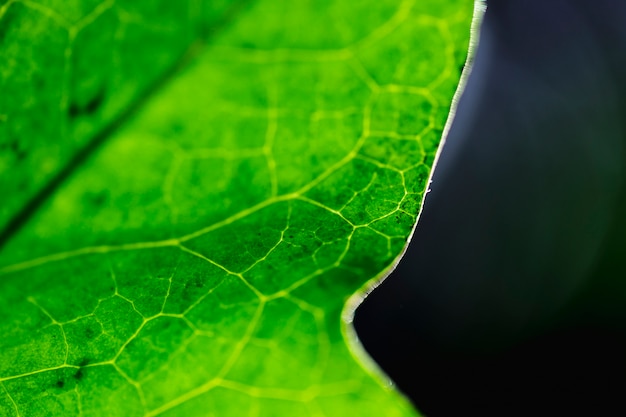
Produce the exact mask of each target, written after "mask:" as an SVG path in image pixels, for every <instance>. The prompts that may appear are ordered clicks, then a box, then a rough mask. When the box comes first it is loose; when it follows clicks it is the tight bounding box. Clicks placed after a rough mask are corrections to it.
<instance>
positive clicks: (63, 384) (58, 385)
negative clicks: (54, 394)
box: [54, 379, 65, 388]
mask: <svg viewBox="0 0 626 417" xmlns="http://www.w3.org/2000/svg"><path fill="white" fill-rule="evenodd" d="M54 385H56V387H57V388H63V387H64V386H65V381H63V380H62V379H59V380H58V381H57V382H56V383H55V384H54Z"/></svg>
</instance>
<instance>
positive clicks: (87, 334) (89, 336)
mask: <svg viewBox="0 0 626 417" xmlns="http://www.w3.org/2000/svg"><path fill="white" fill-rule="evenodd" d="M93 336H94V331H93V329H92V328H90V327H87V328H86V329H85V337H86V338H87V339H92V338H93Z"/></svg>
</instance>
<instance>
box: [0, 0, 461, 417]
mask: <svg viewBox="0 0 626 417" xmlns="http://www.w3.org/2000/svg"><path fill="white" fill-rule="evenodd" d="M46 3H53V2H46ZM133 4H134V3H133ZM173 4H174V3H172V2H163V4H162V5H161V6H160V7H157V6H154V10H152V8H151V7H147V6H146V7H145V8H143V9H142V8H141V7H139V6H136V10H135V11H134V12H133V13H135V14H134V15H133V16H135V17H137V18H140V17H141V18H142V19H143V21H146V22H150V21H152V20H151V19H152V17H153V15H154V16H157V15H158V16H161V14H162V15H164V16H165V17H163V19H165V20H167V21H169V20H168V19H174V18H173V17H172V16H174V14H173V12H171V11H168V10H167V9H166V7H167V5H170V6H171V5H173ZM176 4H177V3H176ZM42 7H43V6H42V5H41V4H39V5H37V7H35V3H31V2H30V1H15V2H9V3H5V5H4V6H3V13H4V14H3V15H2V20H0V25H1V26H0V28H1V29H0V34H1V33H9V32H11V31H14V32H16V31H18V30H17V29H13V28H14V24H13V23H12V22H11V21H10V20H7V19H8V17H7V16H10V12H11V10H12V9H13V8H25V11H24V13H23V14H19V13H15V14H16V15H18V16H19V21H20V22H24V21H27V20H28V19H30V20H28V21H29V22H32V23H31V24H32V27H33V28H35V27H36V28H38V29H37V30H40V31H41V33H45V34H46V36H52V32H54V31H53V30H52V29H50V28H49V27H48V26H45V25H46V24H47V23H45V22H47V21H48V20H46V19H48V17H49V16H46V15H45V13H43V14H42V13H41V10H40V9H41V8H42ZM55 7H56V8H55ZM96 7H103V6H102V5H99V6H96ZM124 7H125V6H124V5H123V4H122V2H115V3H111V4H110V8H108V9H107V10H111V11H112V12H111V13H113V14H117V15H119V13H120V10H125V9H124ZM126 7H135V6H132V5H131V4H130V3H129V5H126ZM171 7H175V6H171ZM62 8H63V6H61V5H54V4H50V5H47V4H46V10H57V9H59V10H58V11H57V12H55V13H58V14H62V11H61V9H62ZM118 8H119V10H118ZM226 8H227V7H226V6H223V7H222V6H220V7H217V8H216V9H215V10H213V11H211V13H205V14H201V16H203V17H202V19H206V20H202V19H200V18H198V19H200V21H201V22H205V24H208V23H206V22H212V21H215V20H216V19H217V17H216V16H220V14H221V13H223V10H225V9H226ZM26 9H28V10H26ZM42 10H43V9H42ZM472 11H473V4H472V2H470V1H451V2H446V3H440V2H435V1H432V2H431V1H411V0H406V1H402V2H395V1H380V0H378V1H364V2H358V4H351V3H350V4H349V3H348V2H340V1H323V2H316V3H312V2H311V3H309V2H277V1H272V0H259V1H256V2H251V3H250V4H249V5H247V6H246V7H245V8H243V9H242V10H241V11H240V12H239V13H238V14H237V16H236V17H235V18H233V19H232V21H231V22H230V23H229V24H228V25H226V26H224V27H223V28H222V29H221V30H220V31H219V32H217V33H216V34H215V35H214V36H212V37H210V38H209V40H208V41H207V42H206V44H205V45H204V47H203V48H201V49H199V48H196V49H194V51H195V56H194V57H193V59H190V60H189V62H188V63H187V65H186V66H185V67H184V68H183V69H181V70H180V71H179V72H178V73H176V76H175V77H170V78H169V79H168V82H166V83H162V85H161V87H160V88H159V89H158V90H157V91H155V92H153V94H151V96H150V98H149V99H147V100H145V102H143V103H142V105H141V106H140V108H139V109H138V110H137V111H135V112H133V114H132V116H131V117H129V118H128V120H125V121H124V123H120V126H118V128H117V129H114V130H110V131H108V130H106V129H105V130H104V132H105V134H106V135H107V136H106V138H105V139H106V140H105V141H103V144H102V146H100V147H99V148H97V149H95V151H94V152H93V153H92V154H91V155H89V157H88V158H86V159H85V160H84V161H82V163H81V164H79V165H77V166H76V167H73V169H72V171H71V175H69V176H68V177H67V178H66V180H65V181H63V182H62V183H60V184H59V185H58V187H56V188H55V189H54V190H53V192H51V193H50V195H49V196H48V199H47V200H46V201H45V202H44V203H43V204H42V205H41V207H40V208H39V209H38V210H37V211H36V212H35V213H34V214H33V215H32V216H31V218H30V219H29V220H28V222H26V223H25V224H24V226H23V227H22V228H21V229H20V230H19V231H18V233H16V234H14V235H13V236H12V237H11V239H10V240H9V241H8V242H7V243H6V244H5V245H4V247H3V248H2V252H1V253H0V274H1V278H0V294H1V295H0V317H2V320H1V321H0V332H1V333H2V335H3V338H2V339H1V340H0V411H1V413H0V415H6V416H18V415H19V416H38V415H107V416H117V415H119V416H135V415H137V416H155V415H172V416H174V415H185V416H195V415H198V416H200V415H219V416H230V415H232V416H241V415H250V416H283V415H286V416H287V415H288V416H300V415H302V416H309V415H310V416H345V415H359V416H380V415H385V416H408V415H415V411H414V410H413V409H412V407H411V406H410V405H408V403H407V402H406V400H405V399H403V398H402V397H401V396H400V395H399V394H397V393H396V392H394V391H393V390H391V389H390V388H389V387H387V386H386V385H385V384H384V383H382V382H381V379H380V377H379V376H378V375H377V374H376V373H375V372H372V371H368V370H366V369H364V367H363V365H362V364H360V363H359V360H357V359H355V353H354V352H353V351H352V350H350V349H349V347H348V342H349V340H348V339H349V337H350V336H349V332H350V330H349V328H348V327H346V324H345V323H342V320H341V317H342V312H343V311H344V309H345V304H346V302H347V300H348V299H349V298H350V297H352V296H353V294H355V292H358V291H360V290H361V289H362V288H363V287H364V286H365V285H367V284H368V283H369V282H371V281H372V280H373V279H375V278H377V277H380V276H382V275H383V274H384V272H385V271H386V270H387V269H388V268H389V267H390V266H391V265H392V264H393V262H394V261H395V260H396V259H397V258H398V257H399V255H400V254H401V252H402V250H403V248H404V247H405V245H406V243H407V239H408V237H409V235H410V233H411V230H412V228H413V225H414V223H415V220H416V216H417V214H418V210H419V206H420V202H421V199H422V195H423V192H424V188H425V186H426V181H427V178H428V175H429V170H430V167H431V166H432V162H433V158H434V155H435V152H436V148H437V144H438V142H439V139H440V137H441V134H442V130H443V127H444V124H445V122H446V118H447V115H448V112H449V109H450V105H451V100H452V97H453V94H454V92H455V90H456V88H457V83H458V81H459V77H460V68H462V65H463V63H464V61H465V56H466V51H467V45H468V39H469V33H470V30H469V27H470V22H471V19H472ZM30 13H32V14H33V15H32V16H30ZM76 13H78V11H76ZM104 13H106V12H103V14H104ZM25 16H29V17H25ZM186 16H187V18H190V17H189V16H188V15H186ZM199 16H200V15H199ZM207 16H208V17H207ZM100 18H101V17H100V15H99V16H98V18H95V19H93V23H90V24H87V25H84V27H83V28H81V29H80V31H78V34H77V36H80V34H81V33H83V32H82V31H88V30H89V28H90V25H91V24H93V25H95V24H96V22H97V21H99V19H100ZM25 19H26V20H25ZM194 19H195V18H194ZM181 21H185V20H184V18H180V19H178V20H176V19H174V20H172V21H171V22H170V23H169V24H168V25H166V26H167V27H168V28H169V29H170V30H174V31H175V30H180V31H182V32H181V33H184V34H183V35H181V34H180V33H177V32H176V33H172V34H171V35H168V36H166V37H165V38H164V39H168V40H170V39H176V42H174V41H172V42H174V43H175V44H176V45H182V46H176V47H172V48H171V50H170V51H166V49H167V47H168V45H165V48H166V49H161V45H160V43H159V42H157V41H154V40H153V41H149V40H147V41H146V44H145V47H139V48H136V46H135V47H133V50H137V51H138V52H137V54H138V55H137V58H136V60H134V59H133V57H132V56H131V55H129V56H127V57H126V58H125V59H128V63H129V65H131V64H132V65H137V66H138V67H140V68H142V71H146V74H150V71H153V72H154V73H155V74H156V75H152V76H146V77H147V78H150V77H152V78H151V79H154V78H157V77H158V74H157V73H159V74H161V73H162V72H163V71H164V68H166V67H168V66H170V65H171V62H169V61H168V63H166V64H159V65H156V64H155V66H154V67H152V66H151V65H150V64H148V65H146V63H147V62H152V61H150V60H151V59H152V56H153V55H152V54H156V55H155V56H158V54H161V53H163V54H165V53H167V54H168V56H170V57H172V56H174V57H175V56H179V55H180V54H181V53H182V51H183V50H184V49H185V48H184V47H187V46H189V45H190V43H191V40H192V38H193V37H194V36H195V35H194V34H196V35H197V33H200V32H201V31H200V30H199V29H198V31H196V32H193V30H190V29H189V28H186V29H184V28H185V26H184V25H181V24H180V22H181ZM192 21H193V19H192ZM196 21H198V20H196ZM41 25H43V26H41ZM103 25H105V23H103ZM157 26H158V25H157ZM24 27H25V28H26V27H27V26H24ZM28 27H30V26H28ZM103 27H106V25H105V26H103ZM94 31H95V32H98V33H100V34H101V33H104V32H106V30H96V29H94ZM190 31H191V34H189V33H188V32H190ZM116 33H117V32H116ZM14 36H17V35H14ZM21 36H26V35H24V34H21ZM46 36H44V37H43V38H46ZM119 36H120V39H122V40H123V39H126V38H125V36H126V34H125V33H124V34H121V35H119ZM141 36H143V35H141ZM5 39H7V38H6V37H5ZM37 39H38V40H37V42H41V43H42V44H41V45H39V46H37V48H40V49H44V50H46V48H45V45H44V44H43V42H44V41H43V40H40V39H39V38H37ZM142 39H143V38H142ZM4 42H5V45H9V44H8V43H7V41H6V40H5V41H4ZM96 49H97V48H96V46H94V48H93V50H96ZM24 50H27V49H26V48H20V50H19V51H18V52H15V51H14V55H15V56H16V57H18V56H19V57H21V59H23V60H24V61H25V62H27V61H28V60H36V59H40V58H37V56H35V55H33V54H31V55H29V54H28V53H26V52H24ZM164 51H166V52H164ZM172 51H174V52H172ZM48 52H49V55H50V56H52V55H53V54H52V52H50V51H48ZM42 53H43V52H42ZM143 53H145V55H142V54H143ZM46 56H48V55H46ZM55 56H56V55H55ZM56 58H59V57H58V56H56ZM50 59H51V58H50ZM33 62H35V61H33ZM63 62H64V61H63V60H62V59H59V60H58V62H57V63H56V64H54V63H46V64H45V65H46V68H49V69H50V71H57V77H59V74H61V73H62V72H63V70H62V66H63V65H65V64H63ZM89 62H90V65H92V66H91V67H90V70H89V71H86V74H85V75H84V76H79V75H76V79H75V80H73V81H72V83H74V84H76V86H75V88H76V93H75V94H76V96H75V97H76V100H77V101H76V102H80V103H82V104H80V105H77V106H78V107H79V108H81V109H84V108H85V106H88V103H89V101H90V100H91V99H90V98H89V97H92V96H93V94H94V93H93V92H94V91H100V90H99V89H98V88H96V87H94V88H93V89H91V87H90V85H91V84H90V82H91V81H89V79H90V78H94V79H95V78H98V79H100V78H106V77H110V76H113V75H114V76H116V77H118V76H119V77H120V78H119V79H120V81H118V82H119V84H114V85H116V86H119V90H116V91H115V93H113V94H112V95H111V97H113V98H111V102H113V101H115V103H117V104H116V105H117V106H118V107H117V108H119V109H123V108H124V107H125V106H129V105H130V104H129V103H131V102H132V101H133V100H134V99H135V97H136V96H137V95H139V94H140V93H138V91H142V90H143V88H144V87H140V86H138V85H137V83H138V82H139V81H132V80H133V78H132V76H129V77H126V75H124V74H121V75H120V73H117V72H116V70H111V68H109V67H107V66H99V65H96V61H93V60H92V61H89ZM102 62H103V63H110V62H109V61H108V60H107V59H104V58H103V60H102ZM155 62H159V61H158V60H157V61H155ZM33 65H34V64H33ZM37 65H44V62H43V61H42V62H39V63H37ZM103 65H104V64H103ZM5 68H6V67H5ZM44 72H45V71H44ZM12 74H13V73H9V76H5V75H2V77H3V78H2V82H3V83H4V84H2V85H3V89H9V88H14V90H12V91H18V90H19V89H20V87H19V83H20V82H22V83H23V84H24V83H25V84H24V85H26V84H28V82H27V81H24V80H20V79H17V78H16V77H14V76H13V75H12ZM134 74H135V78H137V79H141V80H142V81H141V82H144V81H145V84H142V85H149V84H150V83H149V82H147V81H146V80H143V77H142V74H143V72H141V71H138V72H136V73H134ZM51 79H58V78H51ZM86 80H87V81H86ZM128 80H131V81H128ZM13 83H16V84H15V85H13ZM125 83H128V85H132V86H133V91H134V93H133V94H130V93H129V94H126V95H125V94H124V93H120V91H121V90H124V85H126V84H125ZM93 85H100V84H98V83H93ZM107 85H109V84H107ZM108 88H109V87H107V91H108ZM128 88H131V87H128ZM7 91H9V90H7ZM29 91H30V93H29V94H32V95H33V97H34V98H36V100H35V102H37V103H40V104H38V105H41V106H46V105H47V104H45V103H46V100H48V99H49V98H50V97H47V96H46V94H48V93H47V92H46V91H47V90H29ZM24 94H25V93H24ZM37 94H40V95H41V97H38V96H37ZM50 94H52V93H50ZM96 94H97V93H96ZM11 97H17V98H18V99H20V100H25V99H23V98H20V97H21V96H19V94H17V93H14V94H13V95H11ZM72 97H74V96H72ZM78 97H84V99H83V100H84V101H80V99H79V98H78ZM16 100H17V99H16ZM39 100H41V101H39ZM54 100H56V101H54ZM54 100H53V101H54V102H55V103H57V105H58V100H59V97H58V95H57V96H54ZM102 100H103V103H105V102H106V103H109V101H105V100H104V99H102ZM69 102H72V101H71V100H70V101H68V102H66V105H67V106H69V104H67V103H69ZM11 103H13V104H11ZM41 103H43V104H41ZM85 103H87V104H85ZM2 105H3V106H4V107H2V112H5V114H6V116H5V118H4V119H5V120H4V123H5V125H4V128H5V132H9V133H10V135H12V136H11V137H14V138H17V139H18V141H19V142H20V143H21V141H22V140H24V141H26V142H28V140H30V138H37V139H36V140H40V141H43V138H49V137H57V136H58V137H60V138H61V139H62V140H60V141H59V142H54V145H49V144H43V145H42V144H40V143H35V142H33V143H32V144H31V145H29V146H31V147H32V149H36V150H37V152H42V153H44V154H45V153H50V149H49V148H48V146H56V147H58V149H62V152H64V156H63V157H60V158H58V159H57V160H56V162H55V164H56V165H55V166H57V167H58V166H62V165H63V164H64V163H66V161H67V160H68V159H70V158H71V155H73V154H74V153H75V152H76V149H78V148H79V145H80V143H84V141H87V139H81V140H77V141H75V142H71V138H73V137H74V136H72V135H69V136H67V135H65V136H63V135H62V134H60V133H58V132H59V130H58V129H61V127H59V126H62V125H64V124H65V126H66V127H65V128H68V127H67V126H72V129H74V130H73V131H74V132H78V131H81V130H80V129H81V128H79V127H78V126H79V125H80V126H87V127H84V130H82V132H83V133H82V134H83V135H84V136H83V137H84V138H89V137H92V136H93V134H94V132H101V131H103V129H104V127H103V126H105V125H107V123H109V122H110V121H111V120H114V119H115V118H116V117H117V115H118V112H115V111H111V112H110V113H107V114H108V116H106V117H105V116H104V114H105V113H106V112H105V111H104V110H101V111H102V112H103V113H100V110H97V111H94V112H92V113H91V114H90V115H84V114H82V115H81V116H80V117H87V118H88V119H89V122H85V123H86V124H81V123H79V122H72V123H70V124H68V122H67V121H64V122H59V126H57V125H56V124H55V123H56V122H55V117H57V116H58V117H57V118H64V117H66V116H67V114H68V112H69V113H73V114H75V111H74V112H72V111H70V109H69V107H66V108H65V109H62V111H61V112H60V113H59V112H57V113H50V114H48V115H47V116H46V115H42V114H38V113H37V111H35V110H32V109H30V110H28V111H26V110H24V105H23V103H22V102H19V101H13V102H11V101H10V100H6V99H5V100H4V101H3V102H2ZM107 105H109V104H102V106H104V107H103V108H106V106H107ZM110 105H111V106H114V105H113V104H110ZM50 106H52V105H50ZM45 108H47V107H43V108H42V109H45ZM63 111H65V113H63ZM120 111H121V110H120ZM94 114H96V115H98V116H93V115H94ZM13 115H16V116H15V117H18V118H22V119H19V120H21V121H20V122H19V123H21V124H10V123H13V122H11V121H12V120H13ZM59 115H60V116H59ZM37 118H39V119H37ZM75 118H76V117H75ZM94 118H95V119H94ZM38 120H40V121H41V122H38ZM7 126H8V127H7ZM7 129H8V130H7ZM11 129H12V130H11ZM47 129H52V130H50V131H48V130H47ZM55 129H56V130H55ZM59 135H60V136H59ZM33 140H35V139H33ZM81 141H82V142H81ZM70 142H71V144H70ZM7 152H8V153H7ZM11 152H12V150H11V149H8V150H7V149H4V150H3V155H4V157H6V155H9V156H8V158H11V157H12V156H11ZM30 163H31V162H29V163H28V164H26V165H19V164H18V163H16V164H15V167H18V168H15V177H14V178H15V179H20V180H24V181H29V180H27V178H28V176H27V173H29V172H35V173H36V174H37V175H40V178H39V180H37V181H33V182H32V184H33V185H32V187H30V186H29V187H30V188H29V187H26V188H27V190H26V191H25V194H24V196H22V195H18V194H19V193H17V191H16V190H18V189H22V188H20V187H18V186H16V187H15V188H11V187H12V186H14V185H15V184H13V182H11V181H12V180H11V178H10V175H8V174H7V173H6V171H4V172H3V174H2V178H3V179H2V181H3V182H2V187H3V189H5V190H8V191H9V193H8V194H9V195H10V196H11V197H10V199H9V201H10V204H7V207H8V208H7V210H6V211H5V212H4V214H3V216H4V217H3V219H4V221H5V222H6V221H7V219H8V218H9V217H10V216H11V214H13V213H15V212H16V211H19V210H18V208H19V207H21V206H23V204H24V201H26V200H27V199H28V197H29V194H28V193H31V194H32V193H33V192H35V191H32V190H37V189H38V188H40V187H42V184H44V183H45V182H46V179H47V178H48V177H47V176H46V175H44V174H42V173H41V172H40V171H37V170H40V169H41V166H42V165H41V161H38V160H36V159H32V164H34V165H36V167H35V168H32V167H31V166H30V165H29V164H30ZM11 167H13V165H11ZM31 169H33V170H34V171H31ZM55 169H57V168H55ZM9 171H10V172H13V168H9ZM52 171H54V169H53V170H52ZM52 171H51V172H52ZM6 184H12V185H6ZM29 190H31V191H29ZM13 199H15V200H13ZM13 201H15V203H14V202H13Z"/></svg>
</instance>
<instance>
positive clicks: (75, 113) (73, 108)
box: [67, 87, 106, 119]
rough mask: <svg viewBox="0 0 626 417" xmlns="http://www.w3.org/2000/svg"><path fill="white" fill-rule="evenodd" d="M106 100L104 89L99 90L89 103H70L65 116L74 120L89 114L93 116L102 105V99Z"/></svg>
mask: <svg viewBox="0 0 626 417" xmlns="http://www.w3.org/2000/svg"><path fill="white" fill-rule="evenodd" d="M105 98H106V89H105V88H104V87H103V88H101V89H100V90H99V91H98V93H97V94H96V95H95V96H93V97H92V98H91V99H90V100H89V101H87V102H86V103H84V104H81V103H77V102H72V103H70V106H69V108H68V110H67V114H68V116H69V117H70V118H71V119H74V118H76V117H79V116H88V115H90V114H94V113H95V112H96V111H97V110H98V109H99V108H100V106H102V103H104V99H105Z"/></svg>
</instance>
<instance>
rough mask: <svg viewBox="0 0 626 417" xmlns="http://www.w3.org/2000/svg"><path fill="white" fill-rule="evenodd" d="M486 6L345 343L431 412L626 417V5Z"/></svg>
mask: <svg viewBox="0 0 626 417" xmlns="http://www.w3.org/2000/svg"><path fill="white" fill-rule="evenodd" d="M487 6H488V7H487V12H486V14H485V16H484V20H483V24H482V29H481V31H480V43H479V47H478V49H477V51H476V56H475V61H474V65H473V70H472V73H471V75H470V77H469V80H468V84H467V87H466V90H465V92H464V94H463V95H462V97H461V100H460V103H459V106H458V110H457V115H456V119H455V121H454V123H453V124H452V128H451V130H450V133H449V136H448V138H447V142H446V144H445V147H444V148H443V152H442V154H441V157H440V159H439V163H438V165H437V168H436V171H435V174H434V177H433V182H432V184H431V186H430V188H431V190H432V191H431V192H430V193H429V194H428V196H427V198H426V201H425V205H424V210H423V213H422V215H421V218H420V220H419V223H418V226H417V229H416V231H415V234H414V236H413V239H412V242H411V244H410V245H409V248H408V252H407V253H406V255H405V256H404V258H403V259H402V261H401V262H400V264H399V266H398V267H397V269H396V270H395V271H394V272H393V273H392V274H391V275H390V276H389V278H387V280H386V281H385V282H384V283H383V284H382V285H381V286H379V287H378V288H377V289H376V290H375V291H374V292H373V293H372V294H370V296H369V297H368V298H367V299H366V300H365V302H364V303H363V304H362V305H361V306H360V307H359V308H358V309H357V312H356V316H355V320H354V324H355V327H356V330H357V333H358V335H359V337H360V338H361V341H362V343H363V344H364V346H365V348H366V350H367V351H369V352H370V354H371V355H372V356H373V357H374V359H375V360H376V361H377V362H378V363H379V365H380V366H381V368H382V369H383V370H384V371H385V372H386V373H387V374H388V375H389V376H390V377H391V378H392V379H393V380H394V381H395V383H396V384H397V386H398V388H399V389H400V390H401V391H403V392H404V393H405V394H406V395H408V396H409V397H410V399H411V400H412V401H413V402H414V403H415V404H416V406H417V408H418V409H419V410H421V411H422V412H423V413H424V414H425V415H426V416H428V417H438V416H529V415H532V416H565V415H588V416H603V415H611V416H618V415H624V416H626V182H625V180H626V153H625V145H626V2H622V1H618V0H595V1H590V0H570V1H566V0H549V1H547V0H508V1H507V0H490V1H489V2H488V5H487Z"/></svg>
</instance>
